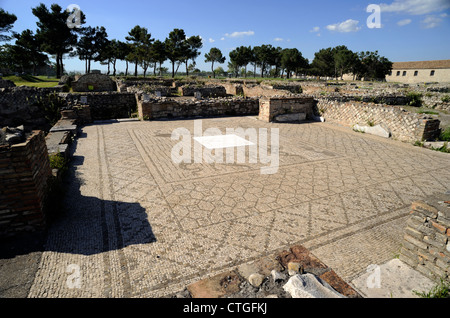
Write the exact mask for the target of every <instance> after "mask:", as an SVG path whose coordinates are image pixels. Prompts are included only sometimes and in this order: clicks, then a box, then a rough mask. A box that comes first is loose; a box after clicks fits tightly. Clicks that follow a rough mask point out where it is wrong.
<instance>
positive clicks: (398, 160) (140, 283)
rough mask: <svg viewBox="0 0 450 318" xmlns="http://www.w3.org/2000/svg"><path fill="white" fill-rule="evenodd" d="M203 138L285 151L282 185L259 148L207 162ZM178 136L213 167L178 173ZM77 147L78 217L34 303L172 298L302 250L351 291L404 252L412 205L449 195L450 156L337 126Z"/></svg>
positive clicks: (61, 227) (109, 136) (99, 127)
mask: <svg viewBox="0 0 450 318" xmlns="http://www.w3.org/2000/svg"><path fill="white" fill-rule="evenodd" d="M199 124H201V128H202V130H203V131H204V130H206V129H209V128H210V129H211V131H214V130H215V131H220V132H221V133H223V135H226V134H227V128H228V129H233V128H238V127H240V128H243V129H244V130H247V132H248V131H256V132H257V133H258V135H257V136H258V138H259V139H258V140H257V143H258V144H259V145H260V144H261V143H262V142H267V145H268V146H267V147H266V148H265V149H266V151H267V153H271V154H274V153H277V152H276V150H277V149H278V150H279V152H278V153H279V157H278V158H279V167H278V168H277V169H276V173H273V174H264V173H262V171H263V169H261V168H264V167H267V166H269V163H268V162H267V161H266V162H263V160H260V159H261V158H262V157H261V154H260V153H258V152H254V151H251V149H250V147H247V148H246V151H245V152H244V155H245V159H246V160H245V162H242V161H238V160H237V159H235V160H234V162H235V163H226V162H225V163H218V162H217V161H215V162H208V158H209V157H208V156H211V155H212V153H211V150H209V149H208V148H205V147H203V146H202V145H201V144H198V142H197V141H196V140H194V139H193V137H195V136H194V131H195V129H196V126H195V125H199ZM178 128H181V129H182V130H183V131H185V132H187V131H188V132H190V133H191V134H192V136H191V137H190V138H189V139H191V138H192V139H191V140H190V142H191V148H192V149H202V151H205V156H203V160H202V161H201V162H199V161H198V162H197V163H196V162H195V160H194V158H195V154H194V155H192V158H193V160H192V162H191V163H186V162H181V163H175V162H174V161H173V160H172V159H173V155H172V151H173V149H174V147H175V146H176V145H177V144H179V142H180V141H179V140H173V138H171V136H172V133H173V132H174V130H176V129H178ZM197 128H198V126H197ZM248 129H250V130H248ZM261 132H267V133H268V138H266V140H264V138H262V136H263V135H262V134H261ZM274 136H275V137H276V138H275V139H271V138H272V137H274ZM225 139H227V138H225ZM227 140H228V139H227ZM274 140H279V148H277V147H276V144H275V142H274ZM228 141H229V140H228ZM216 142H217V140H216ZM219 142H221V141H219ZM219 145H220V144H219ZM74 146H76V148H75V151H74V154H73V160H72V163H71V169H70V178H67V180H66V183H67V184H66V186H67V194H66V198H65V206H66V209H65V210H64V211H62V212H61V216H60V218H59V219H58V220H57V221H56V222H55V224H53V226H52V228H51V230H50V234H49V238H48V241H47V244H46V249H45V252H44V253H43V256H42V259H41V264H40V268H39V270H38V272H37V275H36V277H35V280H34V283H33V285H32V287H31V290H30V293H29V297H163V296H165V295H168V294H171V293H174V292H178V291H180V290H182V289H184V287H185V286H186V285H187V284H189V283H191V282H194V281H197V280H199V279H201V278H204V277H207V276H210V275H214V274H216V273H218V272H222V271H224V270H226V269H228V268H231V267H233V266H236V265H239V264H242V263H245V262H248V261H251V260H253V259H256V258H258V257H260V256H262V255H267V254H269V253H272V252H274V251H277V250H282V249H286V248H289V246H291V245H294V244H302V245H303V246H305V247H307V248H309V249H310V250H311V251H312V253H313V254H315V255H316V256H317V257H319V258H320V259H321V261H323V262H324V263H325V264H327V265H328V266H329V267H332V268H333V269H334V270H335V271H336V273H337V274H338V275H340V276H341V277H342V278H343V279H346V280H351V279H352V278H354V277H355V276H356V275H358V274H360V273H361V272H364V271H365V269H366V268H367V266H368V265H370V264H381V263H383V262H385V261H387V260H389V259H391V258H393V257H394V255H395V253H398V252H399V250H400V244H401V240H402V231H403V226H404V223H405V221H406V219H407V216H408V212H409V206H410V204H411V202H412V201H414V200H417V199H420V198H423V197H425V196H427V195H429V194H433V193H436V192H445V191H447V190H449V189H450V156H449V155H448V154H444V153H439V152H435V151H430V150H426V149H421V148H417V147H413V146H411V145H407V144H403V143H400V142H396V141H392V140H385V139H381V138H378V137H374V136H370V135H367V134H361V133H356V132H353V131H351V130H349V129H345V128H341V127H337V126H332V125H329V124H326V123H311V124H267V123H263V122H261V121H258V120H256V119H255V118H252V117H239V118H218V119H203V120H201V121H193V120H179V121H158V122H121V123H110V124H96V125H90V126H86V127H83V129H82V133H81V135H80V137H79V139H78V140H77V142H76V145H74ZM216 146H217V143H216ZM228 146H230V145H227V147H228ZM228 149H233V148H226V150H228ZM206 150H208V151H206ZM236 153H237V151H236ZM223 156H224V157H225V156H226V151H224V154H223ZM251 159H253V160H252V161H251Z"/></svg>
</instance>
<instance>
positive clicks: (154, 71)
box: [153, 62, 158, 76]
mask: <svg viewBox="0 0 450 318" xmlns="http://www.w3.org/2000/svg"><path fill="white" fill-rule="evenodd" d="M157 64H158V63H156V62H155V64H153V76H156V65H157Z"/></svg>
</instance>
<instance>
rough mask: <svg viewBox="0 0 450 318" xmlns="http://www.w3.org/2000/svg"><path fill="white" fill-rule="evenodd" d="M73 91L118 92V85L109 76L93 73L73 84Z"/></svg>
mask: <svg viewBox="0 0 450 318" xmlns="http://www.w3.org/2000/svg"><path fill="white" fill-rule="evenodd" d="M72 90H73V91H74V92H105V91H117V85H116V83H115V82H114V81H113V80H112V79H111V78H110V77H109V76H108V75H103V74H98V73H92V72H91V73H90V74H85V75H83V76H81V77H80V78H79V79H78V80H76V81H74V82H72Z"/></svg>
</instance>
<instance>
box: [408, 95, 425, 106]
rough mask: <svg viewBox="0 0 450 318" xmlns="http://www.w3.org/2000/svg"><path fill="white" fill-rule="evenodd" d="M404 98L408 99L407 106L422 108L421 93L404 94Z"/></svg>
mask: <svg viewBox="0 0 450 318" xmlns="http://www.w3.org/2000/svg"><path fill="white" fill-rule="evenodd" d="M406 97H408V99H409V106H415V107H420V106H422V97H423V95H422V94H421V93H416V92H409V93H407V94H406Z"/></svg>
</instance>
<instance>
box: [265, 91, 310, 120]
mask: <svg viewBox="0 0 450 318" xmlns="http://www.w3.org/2000/svg"><path fill="white" fill-rule="evenodd" d="M300 113H303V114H305V115H306V118H311V117H312V116H313V114H314V99H313V98H312V97H264V98H261V99H260V100H259V119H260V120H262V121H265V122H272V121H274V120H275V118H276V117H277V116H280V115H285V114H300Z"/></svg>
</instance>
